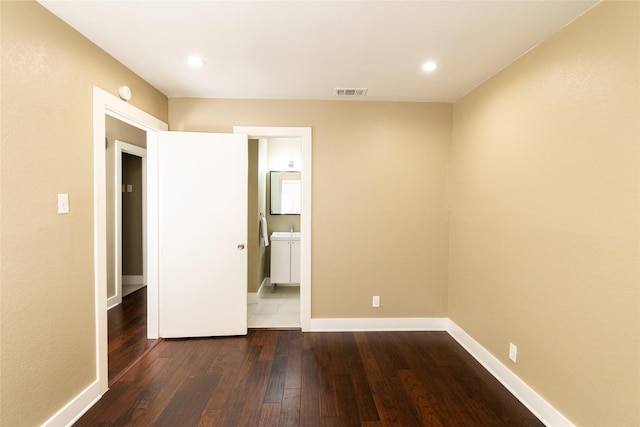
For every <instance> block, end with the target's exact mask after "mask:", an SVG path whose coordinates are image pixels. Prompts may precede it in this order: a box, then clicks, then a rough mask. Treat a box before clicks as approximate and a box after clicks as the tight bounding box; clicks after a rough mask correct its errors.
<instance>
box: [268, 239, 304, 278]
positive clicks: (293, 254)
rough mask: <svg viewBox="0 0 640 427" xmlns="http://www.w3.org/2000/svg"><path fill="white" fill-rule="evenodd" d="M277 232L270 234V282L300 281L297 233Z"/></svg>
mask: <svg viewBox="0 0 640 427" xmlns="http://www.w3.org/2000/svg"><path fill="white" fill-rule="evenodd" d="M278 234H279V235H280V236H275V233H274V235H272V236H271V283H272V284H277V283H280V284H284V283H300V237H299V233H278ZM284 234H289V235H290V236H282V235H284ZM296 234H297V235H298V236H295V235H296Z"/></svg>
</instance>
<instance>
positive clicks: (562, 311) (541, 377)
mask: <svg viewBox="0 0 640 427" xmlns="http://www.w3.org/2000/svg"><path fill="white" fill-rule="evenodd" d="M639 18H640V3H638V2H604V3H601V4H600V5H598V6H597V7H596V8H595V9H593V10H592V11H590V12H588V13H587V14H586V15H583V16H582V17H581V18H579V19H578V20H577V21H575V22H574V23H573V24H571V25H570V26H568V27H566V28H565V29H563V30H562V31H560V32H559V33H558V34H556V35H555V36H553V37H551V38H550V39H549V40H547V41H546V42H544V43H543V44H542V45H541V46H539V47H538V48H536V49H535V50H533V51H531V52H530V53H529V54H527V55H526V56H524V57H523V58H521V59H520V60H518V61H517V62H516V63H514V64H512V65H511V66H509V67H508V68H507V69H505V70H504V71H503V72H501V73H500V74H499V75H497V76H496V77H494V78H492V79H491V80H489V81H488V82H486V83H485V84H484V85H482V86H481V87H480V88H478V89H476V90H474V91H473V92H472V93H471V94H469V95H468V96H466V97H465V98H464V99H462V100H460V101H459V102H457V103H456V104H455V107H454V118H453V123H454V127H453V151H452V168H453V172H452V184H453V185H452V194H453V199H452V216H451V223H452V226H451V248H450V250H451V264H450V272H449V277H450V286H449V314H450V317H451V319H452V320H453V321H455V322H456V323H457V324H458V325H460V326H461V327H462V328H463V329H464V330H466V331H467V332H468V333H469V334H471V335H472V336H473V337H474V338H475V339H476V340H477V341H479V342H480V343H481V344H482V345H483V346H484V347H485V348H487V349H488V350H489V351H491V352H492V353H493V354H494V355H495V356H496V357H498V358H499V359H500V360H501V361H502V362H503V363H504V364H506V365H507V366H508V367H509V368H510V369H511V370H513V371H514V372H515V373H516V374H517V375H518V376H520V377H521V378H522V379H523V380H524V381H526V382H527V383H528V384H529V385H530V386H531V387H533V388H534V389H535V390H536V391H537V392H538V393H539V394H540V395H542V396H543V397H544V398H545V399H547V400H548V401H549V402H550V403H551V404H552V405H553V406H554V407H556V408H557V409H558V410H559V411H560V412H562V413H563V414H564V415H565V416H567V417H568V418H569V419H570V420H571V421H572V422H574V423H576V424H577V425H581V426H638V425H640V408H639V406H638V405H639V404H640V363H639V361H640V276H639V272H640V264H639V263H640V257H639V255H640V249H639V248H640V246H639V225H640V223H639V221H640V209H639V208H640V186H639V184H640V179H639V178H640V156H639V149H640V109H639V105H640V89H639V88H640V79H639V77H640V61H639V57H640V25H639V24H640V23H639ZM509 342H513V343H514V344H516V345H517V346H518V359H517V363H516V364H514V363H512V362H510V361H509V359H508V357H507V356H508V349H509Z"/></svg>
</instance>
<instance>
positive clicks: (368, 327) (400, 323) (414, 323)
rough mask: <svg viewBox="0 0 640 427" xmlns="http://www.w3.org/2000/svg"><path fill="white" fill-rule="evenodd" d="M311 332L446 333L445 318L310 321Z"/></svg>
mask: <svg viewBox="0 0 640 427" xmlns="http://www.w3.org/2000/svg"><path fill="white" fill-rule="evenodd" d="M309 329H310V331H311V332H351V331H446V330H447V318H445V317H416V318H413V317H406V318H402V317H397V318H396V317H392V318H353V319H351V318H345V319H311V327H310V328H309Z"/></svg>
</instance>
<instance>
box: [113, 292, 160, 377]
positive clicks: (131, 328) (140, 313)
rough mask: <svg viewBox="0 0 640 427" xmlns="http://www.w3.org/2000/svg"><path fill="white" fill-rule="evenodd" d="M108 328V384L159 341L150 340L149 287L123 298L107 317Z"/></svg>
mask: <svg viewBox="0 0 640 427" xmlns="http://www.w3.org/2000/svg"><path fill="white" fill-rule="evenodd" d="M107 318H108V324H109V326H108V328H109V385H110V386H111V385H112V384H113V383H114V382H115V381H116V380H117V379H118V378H119V376H120V375H122V374H124V373H125V372H126V370H127V369H128V368H129V367H130V366H131V365H132V364H133V363H135V362H136V361H137V360H138V359H139V358H140V357H141V356H142V355H143V354H144V353H145V352H147V351H148V350H149V349H150V348H151V347H153V345H155V344H156V342H157V340H149V339H147V288H146V287H144V288H142V289H138V290H137V291H135V292H133V293H131V294H129V295H127V296H126V297H124V298H123V299H122V304H120V305H117V306H115V307H113V308H112V309H111V310H109V312H108V314H107Z"/></svg>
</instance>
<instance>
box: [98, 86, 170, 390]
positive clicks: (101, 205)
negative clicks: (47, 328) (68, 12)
mask: <svg viewBox="0 0 640 427" xmlns="http://www.w3.org/2000/svg"><path fill="white" fill-rule="evenodd" d="M105 115H110V116H112V117H115V118H117V119H118V120H122V121H123V122H125V123H128V124H130V125H133V126H135V127H137V128H139V129H143V130H145V131H146V132H147V151H149V150H150V148H155V145H156V144H157V140H158V132H159V131H161V130H167V129H168V125H167V124H166V123H164V122H162V121H160V120H158V119H156V118H155V117H153V116H151V115H149V114H147V113H145V112H144V111H142V110H140V109H138V108H136V107H134V106H133V105H131V104H128V103H126V102H124V101H122V100H121V99H118V98H117V97H115V96H113V95H111V94H110V93H108V92H106V91H104V90H102V89H100V88H98V87H95V86H94V88H93V190H94V191H93V237H94V238H93V242H94V246H93V263H94V288H95V289H94V292H95V308H94V309H95V316H96V323H95V324H96V378H97V380H98V384H99V393H104V392H106V391H107V389H108V382H109V381H108V361H107V355H108V345H107V207H106V200H107V190H106V171H105V170H106V150H105V135H106V131H105ZM150 167H151V166H149V165H148V169H149V168H150ZM149 173H150V171H149V170H147V174H149ZM149 176H153V175H149ZM156 187H157V186H156ZM148 190H149V191H148V192H147V193H151V192H152V191H153V189H152V188H148ZM156 191H157V188H156ZM152 198H153V194H147V207H148V209H150V212H149V217H148V218H147V226H148V227H149V233H148V236H147V239H148V242H147V250H148V255H149V253H151V252H153V251H156V252H157V250H158V248H157V227H156V228H155V229H154V228H153V226H154V224H157V221H156V222H154V221H153V219H154V218H153V216H152V214H153V210H152V209H151V206H150V205H149V200H152ZM155 207H156V212H155V218H156V220H157V206H155ZM154 239H155V240H154ZM154 244H155V246H154ZM156 258H157V256H156ZM152 259H153V257H152V256H149V261H148V264H147V267H148V268H149V269H150V271H149V272H148V277H147V285H148V291H147V301H148V303H147V336H148V337H149V338H157V337H158V289H157V288H158V283H157V277H158V276H157V271H155V272H154V271H153V270H152V268H156V270H157V265H151V260H152ZM152 277H153V278H154V279H155V282H153V281H152V280H151V278H152Z"/></svg>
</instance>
